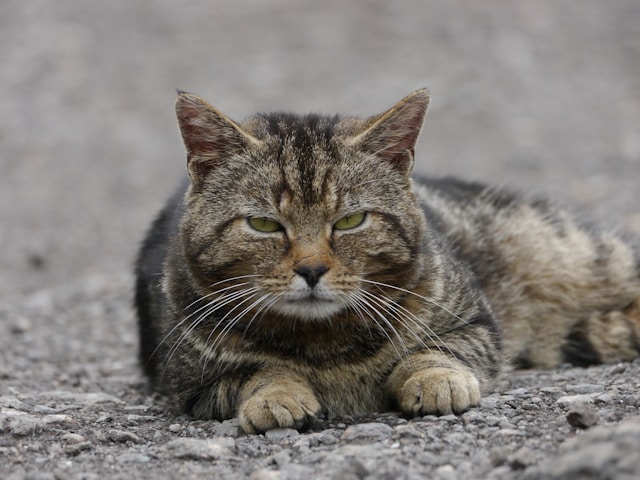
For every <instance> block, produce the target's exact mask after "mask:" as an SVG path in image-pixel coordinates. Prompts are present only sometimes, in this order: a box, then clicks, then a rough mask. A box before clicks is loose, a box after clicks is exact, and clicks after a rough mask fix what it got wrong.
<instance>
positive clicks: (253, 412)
mask: <svg viewBox="0 0 640 480" xmlns="http://www.w3.org/2000/svg"><path fill="white" fill-rule="evenodd" d="M319 412H320V403H319V402H318V400H317V399H316V397H315V395H314V394H313V392H312V391H311V390H310V389H309V388H308V387H306V386H304V385H299V384H297V383H295V382H276V383H272V384H269V385H266V386H264V387H262V388H261V389H260V390H258V391H257V392H256V393H254V394H253V395H251V396H250V397H249V398H248V399H247V400H245V401H244V402H243V403H242V404H241V405H240V409H239V412H238V417H239V420H240V426H241V427H242V429H243V430H244V431H245V432H246V433H261V432H266V431H267V430H271V429H272V428H295V429H300V428H302V427H304V426H306V425H309V424H310V423H312V422H313V421H314V420H315V419H316V418H317V416H318V413H319Z"/></svg>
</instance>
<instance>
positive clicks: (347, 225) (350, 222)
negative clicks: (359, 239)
mask: <svg viewBox="0 0 640 480" xmlns="http://www.w3.org/2000/svg"><path fill="white" fill-rule="evenodd" d="M366 216H367V215H366V213H364V212H359V213H352V214H351V215H346V216H344V217H342V218H341V219H340V220H338V221H337V222H336V223H334V224H333V226H334V228H335V229H336V230H351V229H352V228H356V227H359V226H360V225H362V222H364V219H365V218H366Z"/></svg>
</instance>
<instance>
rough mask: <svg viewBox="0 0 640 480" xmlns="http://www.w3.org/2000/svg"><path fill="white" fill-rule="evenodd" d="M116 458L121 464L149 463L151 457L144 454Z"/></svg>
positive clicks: (130, 454)
mask: <svg viewBox="0 0 640 480" xmlns="http://www.w3.org/2000/svg"><path fill="white" fill-rule="evenodd" d="M117 458H118V461H119V462H122V463H149V462H150V461H151V457H149V456H148V455H145V454H144V453H123V454H122V455H118V457H117Z"/></svg>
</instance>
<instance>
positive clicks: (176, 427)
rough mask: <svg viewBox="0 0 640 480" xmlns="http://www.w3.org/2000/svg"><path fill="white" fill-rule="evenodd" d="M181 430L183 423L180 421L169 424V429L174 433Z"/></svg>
mask: <svg viewBox="0 0 640 480" xmlns="http://www.w3.org/2000/svg"><path fill="white" fill-rule="evenodd" d="M180 430H182V425H180V424H179V423H172V424H171V425H169V431H170V432H172V433H178V432H179V431H180Z"/></svg>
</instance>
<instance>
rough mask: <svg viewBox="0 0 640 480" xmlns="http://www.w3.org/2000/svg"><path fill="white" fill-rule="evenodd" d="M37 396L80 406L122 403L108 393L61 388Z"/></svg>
mask: <svg viewBox="0 0 640 480" xmlns="http://www.w3.org/2000/svg"><path fill="white" fill-rule="evenodd" d="M39 398H46V399H49V400H54V401H60V402H68V403H75V404H79V405H82V406H90V405H100V404H104V403H114V404H118V405H119V404H123V403H124V402H123V401H122V400H120V399H119V398H116V397H114V396H113V395H109V394H108V393H103V392H96V393H78V392H67V391H61V390H54V391H50V392H42V393H40V394H39Z"/></svg>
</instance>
